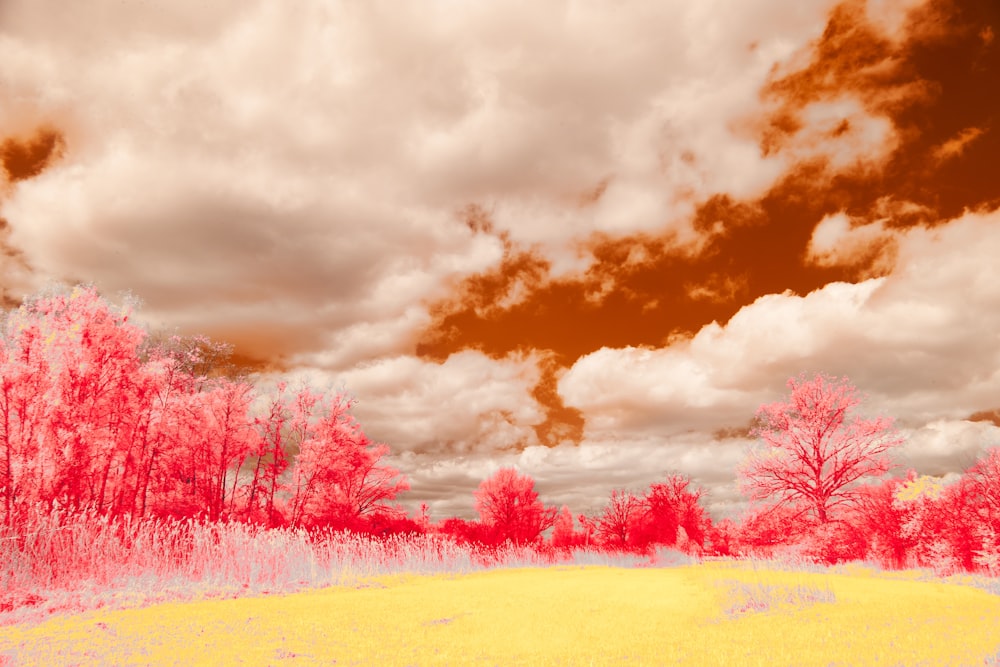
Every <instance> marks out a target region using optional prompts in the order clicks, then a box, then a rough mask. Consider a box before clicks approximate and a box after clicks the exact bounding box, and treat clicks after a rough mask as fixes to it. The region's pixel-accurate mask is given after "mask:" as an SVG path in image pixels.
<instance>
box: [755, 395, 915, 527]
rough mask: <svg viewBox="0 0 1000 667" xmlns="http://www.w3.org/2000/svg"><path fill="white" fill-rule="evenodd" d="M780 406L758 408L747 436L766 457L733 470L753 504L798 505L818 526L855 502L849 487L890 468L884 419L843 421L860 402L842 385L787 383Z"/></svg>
mask: <svg viewBox="0 0 1000 667" xmlns="http://www.w3.org/2000/svg"><path fill="white" fill-rule="evenodd" d="M788 386H789V388H790V389H791V397H790V399H789V400H788V401H787V402H777V403H771V404H768V405H764V406H761V408H760V410H759V411H758V413H757V425H756V427H755V429H754V434H755V435H757V436H759V437H760V438H762V439H763V440H764V442H765V443H766V444H767V445H768V446H769V450H768V451H766V452H764V453H754V454H751V456H750V458H749V459H748V461H747V463H746V464H745V465H744V466H743V467H742V468H741V470H740V471H739V474H740V477H741V484H742V488H743V490H744V492H745V493H747V494H748V495H749V497H750V498H751V499H753V500H774V501H775V502H777V503H794V504H802V505H804V506H805V507H806V508H808V510H809V512H810V514H811V518H812V519H813V520H815V521H817V522H819V523H821V524H825V523H827V522H829V521H830V520H831V519H832V518H833V516H832V514H833V513H834V512H836V511H837V510H839V509H842V508H843V507H845V506H848V505H850V504H851V503H852V502H854V501H855V500H856V499H857V496H858V494H859V491H858V490H857V489H856V483H857V482H858V481H859V480H861V479H862V478H864V477H867V476H878V475H882V474H884V473H885V472H887V471H888V470H889V469H890V468H891V467H892V466H891V462H890V461H889V459H888V457H887V456H886V453H887V452H888V451H889V450H890V449H892V448H893V447H896V446H897V445H899V444H901V443H902V442H903V440H902V438H901V437H900V436H899V435H898V434H897V433H896V432H895V431H894V430H893V429H892V422H891V420H889V419H886V418H882V417H879V418H875V419H863V418H861V417H855V418H853V419H851V418H849V416H848V413H849V412H850V410H851V409H852V408H854V407H856V406H857V405H858V404H859V403H860V399H859V398H858V397H857V390H856V389H855V387H854V386H853V385H851V384H850V382H849V381H848V380H847V379H846V378H844V379H842V380H836V379H833V378H829V377H824V376H821V375H817V376H816V377H815V378H814V379H812V380H806V379H804V378H799V379H798V380H796V379H795V378H792V379H790V380H789V381H788Z"/></svg>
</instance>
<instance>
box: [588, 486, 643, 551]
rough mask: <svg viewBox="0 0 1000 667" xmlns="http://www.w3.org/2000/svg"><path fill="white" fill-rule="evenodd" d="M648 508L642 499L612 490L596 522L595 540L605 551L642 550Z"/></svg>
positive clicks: (625, 492)
mask: <svg viewBox="0 0 1000 667" xmlns="http://www.w3.org/2000/svg"><path fill="white" fill-rule="evenodd" d="M648 512H649V508H648V506H647V505H646V503H645V501H644V499H643V498H640V497H638V496H636V495H634V494H632V493H628V492H627V491H620V490H618V489H614V490H612V491H611V497H610V498H609V499H608V503H607V505H605V506H604V511H603V512H602V513H601V518H600V519H599V520H598V522H597V539H598V542H600V544H601V546H603V547H604V548H606V549H613V550H617V551H626V550H640V551H641V550H642V549H644V548H645V547H646V542H647V541H646V540H645V539H643V538H644V533H645V530H644V528H645V526H644V523H645V520H646V518H647V515H648Z"/></svg>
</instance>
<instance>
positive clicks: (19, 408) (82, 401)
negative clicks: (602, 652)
mask: <svg viewBox="0 0 1000 667" xmlns="http://www.w3.org/2000/svg"><path fill="white" fill-rule="evenodd" d="M129 314H130V313H129V310H128V308H116V307H112V306H111V305H109V303H108V302H106V301H105V300H103V299H102V298H101V297H99V296H98V294H97V293H96V291H95V290H93V289H90V288H76V289H74V290H73V291H72V293H58V292H54V293H49V294H46V295H42V296H39V297H36V298H33V299H29V300H27V301H26V302H25V303H24V305H22V306H21V307H20V308H19V309H17V310H14V311H10V312H8V313H6V314H5V316H4V319H3V321H2V323H0V497H2V509H0V511H2V519H3V522H4V523H5V524H7V525H8V526H10V525H17V523H18V521H19V520H20V519H19V518H20V517H22V516H24V515H25V514H26V512H27V510H28V508H30V507H32V506H35V505H37V504H39V503H42V504H47V505H48V506H50V507H53V506H55V505H59V506H61V507H64V508H69V509H71V510H90V511H93V512H96V513H98V514H101V515H111V516H131V517H136V518H140V517H162V518H201V519H204V520H207V521H245V522H252V523H257V524H260V525H265V526H272V527H273V526H299V527H305V528H320V527H329V528H335V529H342V528H346V529H351V530H356V531H367V532H372V533H385V532H398V531H414V532H437V533H442V534H446V535H450V536H452V537H454V538H456V539H458V540H462V541H473V542H479V543H483V544H499V543H503V542H507V541H510V542H513V543H515V544H519V545H537V546H540V545H542V544H543V542H544V544H546V546H547V547H548V548H554V549H562V550H571V549H575V548H592V549H606V550H615V551H631V552H636V553H649V552H650V551H651V550H652V549H654V548H655V547H657V546H670V547H675V548H680V549H682V550H685V551H688V552H691V553H708V554H716V555H723V556H725V555H732V554H739V553H744V554H765V555H766V554H773V553H775V552H781V551H797V552H798V553H800V554H801V555H803V556H805V557H808V558H813V559H816V560H823V561H826V562H837V561H841V560H848V559H877V560H878V561H880V562H881V563H883V564H884V565H885V566H887V567H902V566H911V565H930V566H934V567H938V568H939V569H954V570H957V569H965V570H973V569H989V570H991V571H995V570H996V569H997V567H998V562H997V560H998V555H997V554H998V545H1000V541H998V535H1000V449H997V450H993V451H991V452H990V453H989V454H988V455H987V456H986V457H984V458H983V459H982V460H981V461H979V462H977V463H976V465H975V466H973V467H972V468H971V469H970V470H969V471H967V473H966V475H965V476H964V477H962V479H961V480H960V481H959V482H958V483H956V484H952V485H948V486H943V485H942V484H941V482H940V481H939V480H935V479H932V478H928V477H919V476H917V475H916V473H915V472H913V471H909V472H908V473H907V474H906V476H905V477H903V478H898V477H897V478H889V479H885V474H886V473H887V472H889V471H890V470H891V469H892V468H893V465H892V461H891V458H890V454H891V451H892V449H893V448H895V447H898V446H899V445H900V444H901V443H902V441H903V440H902V438H901V437H900V435H899V434H898V433H897V432H896V431H895V430H894V429H893V426H892V423H891V420H888V419H885V418H871V419H865V418H861V417H858V416H854V415H853V414H852V413H853V411H854V409H855V408H856V407H857V406H858V405H859V404H860V398H859V396H858V394H857V391H856V389H855V388H854V386H853V385H851V384H850V382H849V381H848V380H847V379H846V378H844V379H840V380H838V379H835V378H830V377H826V376H822V375H818V376H816V377H814V378H805V377H801V378H793V379H792V380H790V381H789V388H790V396H789V398H788V400H785V401H779V402H776V403H773V404H768V405H764V406H762V407H761V408H760V410H759V411H758V414H757V419H756V426H755V428H754V434H755V435H756V436H757V437H758V438H759V440H760V442H761V444H762V447H761V448H760V449H759V450H757V451H755V452H753V453H751V455H750V456H749V457H748V458H747V460H746V463H745V464H744V465H743V466H742V467H741V469H740V470H739V479H740V483H741V488H742V490H743V492H744V494H745V495H746V496H747V497H748V498H749V499H750V500H751V501H752V505H751V507H750V510H749V511H748V512H747V513H746V514H745V515H744V516H742V517H741V518H739V519H738V520H736V521H733V520H728V519H727V520H723V521H720V522H718V523H713V521H712V520H711V518H710V517H709V516H708V515H707V513H706V512H705V510H704V508H703V507H702V504H701V502H702V500H703V499H704V492H703V491H702V490H701V489H698V488H696V487H694V486H693V485H692V483H691V481H690V480H689V479H688V478H686V477H684V476H681V475H668V476H667V477H666V478H665V479H664V480H662V481H659V482H656V483H654V484H651V485H650V486H649V487H648V488H647V489H646V490H645V491H643V492H635V491H627V490H615V491H613V492H612V493H611V496H610V498H609V499H608V501H607V503H606V505H605V507H604V508H603V510H602V511H601V512H600V513H598V515H596V516H592V517H588V516H585V515H579V516H576V517H574V516H573V514H572V512H571V511H570V509H569V508H568V507H565V506H564V507H562V508H560V509H558V510H557V509H556V508H554V507H547V506H545V505H544V504H543V503H542V502H541V501H540V500H539V498H538V494H537V493H536V491H535V489H534V480H532V479H531V477H530V476H527V475H520V474H518V473H517V471H515V470H513V469H509V468H508V469H502V470H500V471H498V472H497V473H496V474H495V475H493V476H492V477H490V478H489V479H487V480H484V481H483V483H482V484H481V485H480V487H479V489H478V490H477V491H476V493H475V507H476V511H477V512H478V515H479V518H478V520H476V521H466V520H462V519H457V518H448V519H444V520H443V521H440V522H438V523H436V524H431V523H430V521H429V519H428V516H427V508H426V506H424V507H422V508H421V511H420V513H419V514H418V515H417V516H415V517H410V516H407V515H406V513H405V512H404V511H403V510H402V509H401V508H400V507H399V506H397V505H393V504H392V501H394V500H395V499H396V498H397V496H398V495H399V494H400V493H401V492H403V491H405V490H406V489H408V488H409V487H408V484H407V481H406V479H405V477H403V476H402V475H400V474H399V472H398V471H397V470H395V469H394V468H392V467H390V466H388V465H386V464H385V463H384V461H383V459H384V458H385V456H386V455H387V454H388V448H387V447H386V446H385V445H383V444H378V443H374V442H372V441H371V440H370V439H369V438H368V437H367V436H366V435H365V433H364V432H363V430H362V429H361V427H360V425H359V424H358V423H357V421H356V420H355V419H354V418H353V417H352V416H351V414H350V408H351V402H350V401H349V400H347V399H346V398H345V397H344V396H342V395H339V394H337V395H332V396H331V395H327V394H324V393H317V392H315V391H313V390H311V389H301V390H298V391H289V390H288V387H287V386H286V385H284V384H279V385H278V387H277V389H276V391H275V392H274V393H273V394H272V395H262V394H258V392H257V390H256V388H255V387H254V385H253V384H252V383H251V382H250V380H249V379H248V378H246V377H240V376H238V375H235V374H233V373H229V374H227V373H220V372H218V371H219V369H220V368H221V367H222V366H221V361H222V359H224V357H225V352H226V351H225V349H224V348H222V347H221V346H218V345H214V344H212V343H211V342H210V341H208V340H206V339H202V338H187V339H183V338H178V337H171V338H162V337H159V338H158V337H153V336H150V335H148V334H147V332H146V331H145V330H144V329H143V328H141V327H139V326H137V325H135V324H134V323H131V322H129ZM550 529H551V536H549V537H544V536H545V535H546V534H547V532H548V531H549V530H550Z"/></svg>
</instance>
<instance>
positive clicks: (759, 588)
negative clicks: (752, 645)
mask: <svg viewBox="0 0 1000 667" xmlns="http://www.w3.org/2000/svg"><path fill="white" fill-rule="evenodd" d="M717 585H719V586H725V588H726V603H725V607H724V610H725V614H726V616H727V617H729V618H737V617H740V616H743V615H746V614H753V613H760V612H766V611H771V610H772V609H779V608H788V607H793V608H797V609H803V608H806V607H811V606H812V605H814V604H819V603H833V602H836V600H837V597H836V595H834V593H833V591H831V590H830V589H828V588H819V587H818V586H812V585H807V584H798V585H795V586H782V585H778V584H765V583H761V582H757V583H747V582H745V581H738V580H735V579H725V580H722V581H719V582H717Z"/></svg>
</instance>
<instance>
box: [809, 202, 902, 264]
mask: <svg viewBox="0 0 1000 667" xmlns="http://www.w3.org/2000/svg"><path fill="white" fill-rule="evenodd" d="M895 247H896V245H895V236H894V235H893V233H892V232H891V231H890V230H888V229H886V228H885V225H884V222H883V220H877V221H875V222H874V223H870V224H859V222H855V221H854V220H852V219H851V218H850V216H848V215H847V214H846V213H844V212H843V211H841V212H840V213H835V214H833V215H828V216H826V217H824V218H823V219H822V220H820V222H819V224H818V225H816V228H815V229H813V233H812V238H811V239H810V240H809V246H808V248H807V249H806V259H807V260H808V261H811V262H815V263H816V264H818V265H819V266H858V265H860V266H863V267H865V270H866V271H867V272H869V273H874V274H876V275H885V274H887V273H889V272H890V271H891V270H892V266H893V262H894V260H895Z"/></svg>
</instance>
